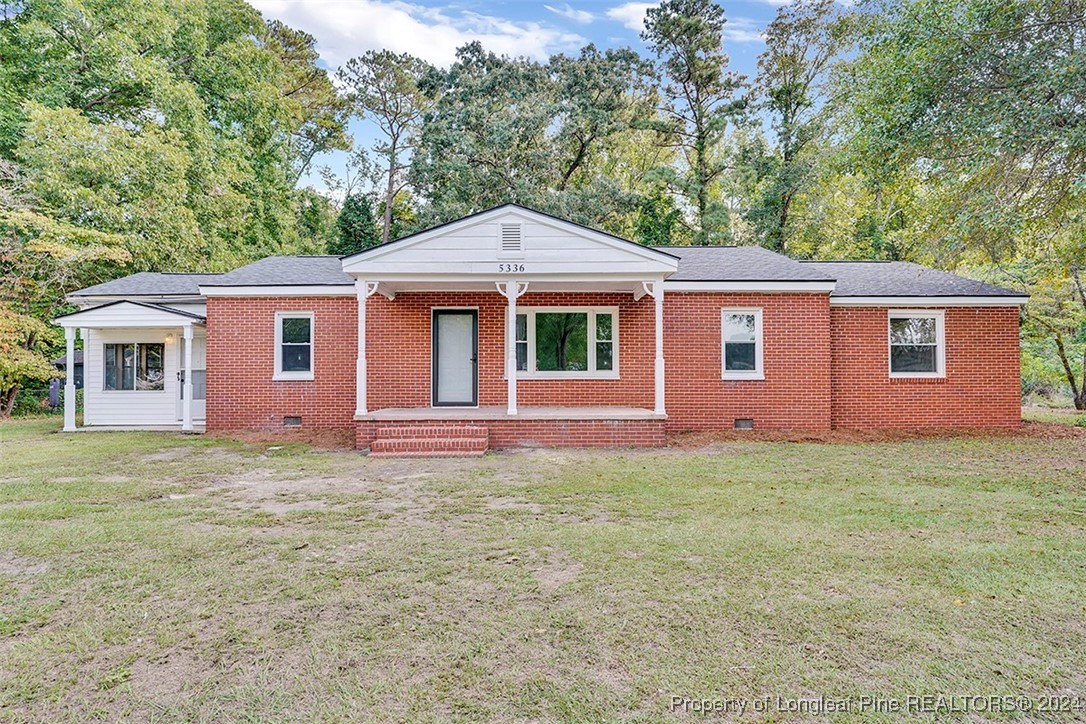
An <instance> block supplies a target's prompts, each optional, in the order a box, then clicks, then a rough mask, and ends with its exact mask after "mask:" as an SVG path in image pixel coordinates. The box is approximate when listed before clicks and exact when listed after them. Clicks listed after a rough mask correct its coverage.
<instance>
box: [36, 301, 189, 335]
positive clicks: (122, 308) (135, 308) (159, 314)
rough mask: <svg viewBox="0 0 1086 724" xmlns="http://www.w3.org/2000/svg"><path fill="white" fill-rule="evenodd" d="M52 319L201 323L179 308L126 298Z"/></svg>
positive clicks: (77, 324) (81, 324)
mask: <svg viewBox="0 0 1086 724" xmlns="http://www.w3.org/2000/svg"><path fill="white" fill-rule="evenodd" d="M53 323H54V324H56V325H59V326H61V327H64V328H65V329H99V328H112V327H117V328H122V327H124V328H127V327H191V326H193V325H203V324H204V319H203V318H202V317H199V316H197V315H193V314H188V313H186V312H182V311H179V310H174V309H169V308H166V307H160V306H157V305H151V304H142V303H139V302H130V301H127V300H126V301H120V302H110V303H108V304H102V305H100V306H97V307H89V308H87V309H84V310H81V311H79V312H72V313H71V314H65V315H63V316H60V317H57V318H56V319H54V320H53Z"/></svg>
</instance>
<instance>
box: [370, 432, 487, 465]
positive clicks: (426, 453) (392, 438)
mask: <svg viewBox="0 0 1086 724" xmlns="http://www.w3.org/2000/svg"><path fill="white" fill-rule="evenodd" d="M489 447H490V431H489V430H488V429H487V428H486V427H485V426H483V425H434V424H421V425H405V424H399V425H389V426H381V427H378V428H377V431H376V437H375V438H374V440H373V442H372V443H370V457H376V458H391V457H418V458H421V457H479V456H480V455H483V454H484V453H485V452H486V451H487V448H489Z"/></svg>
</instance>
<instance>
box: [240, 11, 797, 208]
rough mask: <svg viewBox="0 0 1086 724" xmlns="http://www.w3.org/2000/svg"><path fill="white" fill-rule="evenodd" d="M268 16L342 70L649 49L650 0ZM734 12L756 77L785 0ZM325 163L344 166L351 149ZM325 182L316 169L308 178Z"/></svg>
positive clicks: (731, 33)
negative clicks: (473, 55)
mask: <svg viewBox="0 0 1086 724" xmlns="http://www.w3.org/2000/svg"><path fill="white" fill-rule="evenodd" d="M250 2H252V4H253V5H255V6H256V8H257V9H259V10H260V11H261V12H262V13H263V14H264V16H265V17H266V18H269V19H270V18H274V19H277V20H282V21H283V22H285V23H287V24H288V25H290V26H291V27H294V28H298V29H300V30H305V31H306V32H308V33H310V34H312V35H313V36H314V37H315V38H316V39H317V46H318V48H319V50H320V53H321V58H322V61H323V62H324V63H325V64H326V65H327V66H328V67H329V68H330V69H333V70H334V69H335V68H337V67H339V66H340V65H342V64H343V63H345V62H346V61H348V60H349V59H351V58H353V57H354V56H356V55H361V54H362V53H364V52H366V51H367V50H373V49H382V48H387V49H389V50H393V51H395V52H397V53H411V54H413V55H417V56H419V57H421V58H424V59H426V60H428V61H430V62H431V63H434V64H435V65H440V66H444V65H448V64H449V63H450V62H451V61H452V59H453V53H454V51H455V50H456V48H457V47H459V46H461V45H464V44H465V43H468V42H471V41H473V40H479V41H480V42H482V44H483V46H484V47H486V48H487V49H488V50H492V51H494V52H496V53H501V54H506V55H524V56H528V57H531V58H535V59H538V60H544V59H546V58H547V57H549V56H550V55H553V54H555V53H576V52H577V51H578V50H579V49H580V48H581V47H582V46H584V45H587V44H588V43H595V44H596V45H597V46H599V47H601V48H610V47H625V46H629V47H632V48H634V49H635V50H638V51H641V52H643V51H644V45H643V44H642V43H641V40H640V38H639V37H638V35H639V33H640V31H641V27H642V21H643V19H644V15H645V10H646V9H647V8H649V7H651V6H652V5H653V3H647V2H620V1H618V0H615V1H610V2H607V1H603V0H590V1H582V2H538V3H537V2H517V1H515V0H514V1H512V2H476V1H473V0H469V1H467V2H452V3H442V2H422V1H419V2H402V1H400V0H250ZM721 4H722V5H723V7H724V12H725V15H726V17H727V18H728V24H727V26H726V28H725V49H726V50H727V52H728V55H729V56H730V57H731V67H732V69H733V70H736V71H738V72H740V73H745V74H747V75H748V76H753V74H754V71H755V66H756V63H757V58H758V54H759V53H760V52H761V51H762V48H763V45H762V40H761V31H762V29H763V28H764V27H765V26H766V24H768V22H769V21H770V20H771V19H772V18H773V16H774V15H775V14H776V11H777V8H778V7H779V5H780V4H781V2H780V1H779V0H737V1H735V2H723V3H721ZM351 131H352V133H353V134H354V136H355V139H356V143H361V144H363V145H368V144H369V143H370V142H371V140H372V131H371V129H370V128H369V127H368V124H366V123H365V122H362V121H357V120H356V121H354V122H352V124H351ZM317 163H318V164H320V165H329V166H331V167H332V168H333V170H336V171H337V172H338V171H341V170H342V166H343V155H342V154H334V155H332V156H331V157H327V158H323V159H319V160H318V162H317ZM307 181H308V182H311V183H314V185H318V186H319V185H320V183H319V180H316V179H315V174H313V176H312V177H311V178H310V179H307V180H303V184H304V183H306V182H307Z"/></svg>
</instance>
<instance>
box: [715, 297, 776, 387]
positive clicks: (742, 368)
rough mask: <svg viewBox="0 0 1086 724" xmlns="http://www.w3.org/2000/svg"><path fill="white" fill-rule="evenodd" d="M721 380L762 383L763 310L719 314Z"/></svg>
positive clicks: (728, 311)
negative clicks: (756, 381) (757, 381)
mask: <svg viewBox="0 0 1086 724" xmlns="http://www.w3.org/2000/svg"><path fill="white" fill-rule="evenodd" d="M720 338H721V350H720V353H721V354H720V357H721V377H722V378H723V379H726V380H763V379H765V370H764V369H763V367H762V310H761V309H722V310H721V313H720Z"/></svg>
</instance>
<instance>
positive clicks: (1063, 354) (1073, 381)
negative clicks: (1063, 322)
mask: <svg viewBox="0 0 1086 724" xmlns="http://www.w3.org/2000/svg"><path fill="white" fill-rule="evenodd" d="M1055 340H1056V354H1057V355H1059V358H1060V364H1061V365H1063V374H1064V376H1066V377H1067V384H1068V386H1070V388H1071V399H1072V400H1073V401H1074V403H1075V409H1076V410H1086V352H1084V353H1083V355H1082V362H1083V370H1082V384H1081V385H1079V383H1078V378H1077V377H1076V376H1075V370H1074V369H1072V367H1071V360H1070V359H1068V357H1067V347H1066V346H1064V344H1063V335H1062V334H1060V333H1059V332H1056V333H1055Z"/></svg>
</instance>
